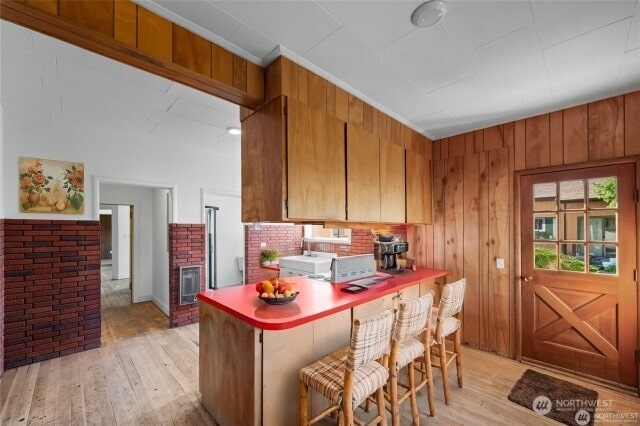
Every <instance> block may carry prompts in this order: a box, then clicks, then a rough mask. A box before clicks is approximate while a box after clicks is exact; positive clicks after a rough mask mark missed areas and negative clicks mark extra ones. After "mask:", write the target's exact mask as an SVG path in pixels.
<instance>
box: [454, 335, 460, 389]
mask: <svg viewBox="0 0 640 426" xmlns="http://www.w3.org/2000/svg"><path fill="white" fill-rule="evenodd" d="M460 333H461V332H460V327H458V329H457V330H456V332H455V335H454V340H453V351H454V352H455V354H456V373H458V387H460V388H461V387H462V358H461V357H460V355H461V353H460V352H461V350H460Z"/></svg>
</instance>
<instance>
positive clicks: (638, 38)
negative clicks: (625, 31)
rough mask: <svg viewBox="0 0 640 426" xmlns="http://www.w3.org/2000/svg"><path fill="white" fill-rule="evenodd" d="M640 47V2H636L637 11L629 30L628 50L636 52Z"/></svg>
mask: <svg viewBox="0 0 640 426" xmlns="http://www.w3.org/2000/svg"><path fill="white" fill-rule="evenodd" d="M639 47H640V1H637V2H636V9H635V12H634V14H633V20H632V21H631V28H629V37H628V38H627V48H626V50H627V51H629V50H634V49H637V48H639Z"/></svg>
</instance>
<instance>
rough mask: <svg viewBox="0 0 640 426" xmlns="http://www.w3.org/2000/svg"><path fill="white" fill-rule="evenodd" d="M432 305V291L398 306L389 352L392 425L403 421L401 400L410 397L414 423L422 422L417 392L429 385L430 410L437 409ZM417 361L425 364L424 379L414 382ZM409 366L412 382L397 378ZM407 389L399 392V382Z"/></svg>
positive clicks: (430, 412)
mask: <svg viewBox="0 0 640 426" xmlns="http://www.w3.org/2000/svg"><path fill="white" fill-rule="evenodd" d="M432 307H433V292H432V291H430V292H429V293H427V294H425V295H424V296H422V297H420V298H419V299H415V300H410V301H408V302H402V303H401V304H400V309H399V310H398V317H397V319H396V324H395V327H394V329H393V336H392V338H391V354H390V356H389V381H390V388H391V392H390V393H391V395H390V400H391V401H390V402H391V414H392V420H393V426H399V425H400V404H401V403H403V402H404V401H406V400H407V399H408V398H409V399H410V400H411V413H412V416H413V424H414V425H419V424H420V419H419V414H418V400H417V397H416V393H417V392H418V391H419V390H420V389H422V388H423V387H425V386H426V387H427V399H428V401H429V414H430V415H431V416H432V417H433V416H434V415H435V413H436V409H435V403H434V399H433V375H432V371H431V349H430V347H431V332H430V330H431V308H432ZM415 361H420V362H422V364H423V365H424V366H426V368H425V371H424V374H423V375H422V380H421V381H420V383H418V384H416V383H415V373H414V367H415ZM406 366H408V369H407V374H408V375H409V385H405V384H403V383H399V382H398V372H399V371H400V370H401V369H402V368H403V367H406ZM399 385H400V386H401V387H403V388H406V389H407V391H406V392H405V393H404V394H403V395H401V396H398V386H399Z"/></svg>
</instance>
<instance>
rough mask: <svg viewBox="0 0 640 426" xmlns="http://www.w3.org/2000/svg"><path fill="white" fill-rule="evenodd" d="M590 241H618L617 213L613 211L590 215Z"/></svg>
mask: <svg viewBox="0 0 640 426" xmlns="http://www.w3.org/2000/svg"><path fill="white" fill-rule="evenodd" d="M589 239H590V240H591V241H617V240H618V235H617V227H616V213H615V212H613V211H606V212H605V211H600V212H597V213H589Z"/></svg>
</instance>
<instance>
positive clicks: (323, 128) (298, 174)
mask: <svg viewBox="0 0 640 426" xmlns="http://www.w3.org/2000/svg"><path fill="white" fill-rule="evenodd" d="M344 125H345V124H344V122H342V121H340V120H338V119H336V118H334V117H330V116H328V115H327V114H325V113H323V112H320V111H317V110H315V109H313V108H311V107H309V106H308V105H305V104H302V103H300V102H297V101H295V100H293V99H287V160H288V161H287V170H288V175H287V187H288V194H287V197H288V215H287V217H288V218H289V219H333V220H345V219H346V213H345V205H346V181H345V153H344V151H345V150H344V144H345V141H344Z"/></svg>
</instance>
